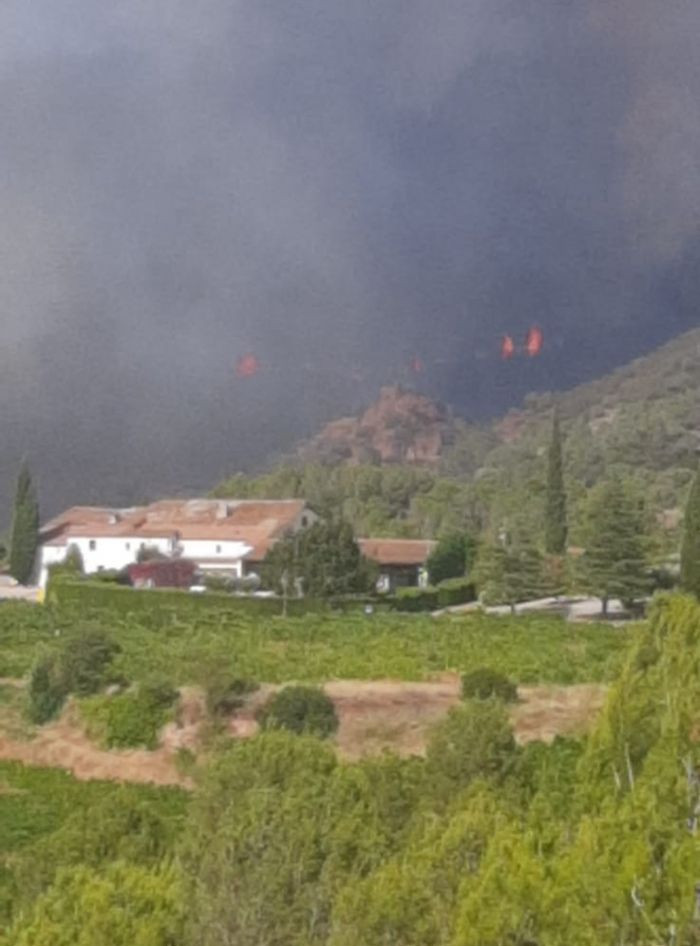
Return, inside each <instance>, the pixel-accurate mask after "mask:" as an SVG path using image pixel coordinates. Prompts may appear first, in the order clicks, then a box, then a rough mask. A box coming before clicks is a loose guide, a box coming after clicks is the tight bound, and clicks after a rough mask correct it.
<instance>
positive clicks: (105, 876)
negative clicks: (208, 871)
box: [8, 861, 182, 946]
mask: <svg viewBox="0 0 700 946" xmlns="http://www.w3.org/2000/svg"><path fill="white" fill-rule="evenodd" d="M181 920H182V899H181V897H180V890H179V885H178V879H177V876H176V873H175V871H174V870H173V869H172V868H161V869H155V870H150V869H148V868H144V867H140V866H137V865H135V864H127V863H124V862H120V861H116V862H115V863H113V864H110V865H109V866H108V867H107V868H106V869H105V870H104V871H100V872H98V871H95V870H94V869H93V868H92V867H86V866H80V867H75V868H71V869H64V870H62V871H60V872H59V874H58V876H57V878H56V881H55V883H54V884H53V885H52V886H51V887H50V888H49V889H48V891H47V892H46V893H45V894H43V895H42V896H40V897H39V898H38V899H37V901H36V903H35V905H34V908H33V910H32V911H31V912H30V913H29V915H28V916H27V917H25V916H20V918H19V920H18V923H17V925H16V926H14V927H13V928H12V930H10V931H9V932H10V935H11V939H8V942H12V943H15V944H16V946H68V944H69V943H70V944H71V946H172V944H173V943H176V942H180V930H181Z"/></svg>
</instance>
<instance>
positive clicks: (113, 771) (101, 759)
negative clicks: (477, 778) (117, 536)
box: [0, 674, 606, 787]
mask: <svg viewBox="0 0 700 946" xmlns="http://www.w3.org/2000/svg"><path fill="white" fill-rule="evenodd" d="M278 689H279V687H277V686H271V685H264V686H262V687H261V688H260V689H259V690H258V691H257V692H256V693H254V694H252V695H251V696H250V697H249V698H248V700H247V701H246V704H245V706H244V707H243V708H242V709H241V710H240V711H239V712H238V713H236V715H235V716H234V717H233V718H232V719H231V720H230V721H229V723H228V727H227V728H228V732H229V733H230V735H231V736H232V737H233V738H238V739H246V738H249V737H250V736H253V735H254V734H255V733H256V732H257V730H258V724H257V722H256V720H255V714H256V711H257V709H258V708H259V707H260V706H261V705H262V704H263V703H264V702H265V700H266V699H267V698H268V697H269V696H270V695H271V694H272V693H274V692H275V691H276V690H278ZM324 689H325V691H326V693H327V694H328V695H329V696H330V697H331V699H332V700H333V702H334V704H335V707H336V712H337V713H338V718H339V723H340V725H339V728H338V732H337V734H336V738H335V742H336V745H337V748H338V754H339V755H340V757H341V758H343V759H347V760H353V759H358V758H362V757H365V756H371V755H377V754H380V753H382V752H383V751H385V750H390V751H393V752H396V753H398V754H399V755H401V756H410V755H423V754H424V753H425V748H426V744H427V741H428V738H429V734H430V730H431V728H432V727H433V726H434V724H435V723H437V722H439V721H440V720H441V719H443V718H444V717H445V716H446V715H447V713H448V712H449V710H450V708H451V707H453V706H457V705H459V703H460V702H461V699H460V678H459V676H458V675H457V674H446V675H444V676H442V677H440V678H438V679H435V680H432V681H430V682H423V683H406V682H400V681H396V680H372V681H365V680H336V681H333V682H331V683H327V684H326V685H325V687H324ZM518 694H519V701H518V703H516V704H514V705H513V706H512V707H511V708H510V715H511V719H512V721H513V728H514V731H515V736H516V739H517V740H518V742H519V743H521V744H524V743H527V742H532V741H535V740H541V741H543V742H551V741H552V740H553V739H554V738H555V737H556V736H557V735H561V736H566V735H569V736H577V735H580V734H581V733H582V732H584V731H585V730H586V729H587V728H588V727H589V726H590V725H591V723H592V721H593V720H594V719H595V717H596V715H597V714H598V712H599V711H600V708H601V707H602V705H603V703H604V700H605V694H606V688H605V687H604V686H602V685H599V684H579V685H577V686H568V687H563V686H528V687H520V688H519V690H518ZM13 709H14V707H13ZM205 721H206V712H205V706H204V697H203V694H202V692H201V690H198V689H197V688H194V687H191V688H183V690H182V691H181V699H180V704H179V708H178V713H177V720H176V721H175V722H173V723H169V724H168V725H167V726H166V727H165V728H164V729H163V731H162V733H161V745H160V747H159V748H158V749H156V750H154V751H148V750H146V749H131V750H121V751H117V750H106V749H100V748H99V747H97V746H95V745H94V744H93V743H92V742H91V741H90V740H89V739H88V738H87V736H86V735H85V733H84V731H83V728H82V726H81V724H80V720H79V718H78V714H77V711H76V709H75V707H73V706H72V705H71V704H70V703H69V704H68V706H67V707H66V710H65V711H64V712H63V713H62V715H61V717H60V718H59V719H58V720H57V721H56V722H54V723H50V724H48V725H46V726H43V727H41V728H38V729H36V730H34V731H33V738H30V737H29V736H27V737H24V736H20V735H19V734H18V732H17V730H15V729H14V727H12V726H6V725H3V722H5V723H7V722H8V720H4V721H3V719H2V714H1V713H0V759H14V760H18V761H21V762H26V763H28V764H31V765H43V766H50V767H58V768H63V769H67V770H68V771H70V772H72V774H73V775H75V776H76V778H79V779H112V780H117V781H125V782H150V783H153V784H156V785H180V786H183V787H189V785H190V780H189V779H188V778H187V777H186V776H184V775H183V774H182V773H181V771H180V770H179V769H178V766H177V764H176V759H177V754H178V751H179V750H181V749H188V750H190V751H192V752H196V751H197V750H198V749H199V748H200V737H201V733H202V725H203V723H205Z"/></svg>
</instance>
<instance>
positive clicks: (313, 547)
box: [263, 520, 374, 597]
mask: <svg viewBox="0 0 700 946" xmlns="http://www.w3.org/2000/svg"><path fill="white" fill-rule="evenodd" d="M263 580H264V581H265V583H266V584H267V586H268V587H270V588H274V589H278V588H280V586H282V585H283V583H285V582H286V585H287V588H288V589H290V590H291V589H293V588H294V587H295V585H296V586H297V587H301V588H302V590H303V593H304V594H307V595H311V596H315V595H317V596H319V597H326V596H330V595H344V594H353V593H357V592H364V591H369V590H370V589H371V588H372V586H373V583H374V570H373V568H372V565H371V563H370V562H368V561H367V559H365V558H364V556H363V555H362V552H361V551H360V547H359V546H358V544H357V542H356V541H355V537H354V535H353V532H352V527H351V526H350V524H349V523H347V522H345V521H343V520H336V521H329V522H315V523H314V524H313V525H312V526H310V527H309V528H308V529H305V530H304V531H303V532H298V533H294V534H292V535H289V536H286V537H285V538H283V539H280V541H279V542H277V543H276V544H275V546H274V547H273V548H272V549H271V551H270V552H269V553H268V555H267V558H266V559H265V562H264V564H263Z"/></svg>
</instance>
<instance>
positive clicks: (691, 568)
mask: <svg viewBox="0 0 700 946" xmlns="http://www.w3.org/2000/svg"><path fill="white" fill-rule="evenodd" d="M681 588H682V589H683V590H684V591H687V592H689V593H690V594H694V595H695V596H696V597H700V470H699V471H698V472H697V473H696V474H695V479H694V480H693V485H692V486H691V488H690V495H689V496H688V502H687V504H686V507H685V521H684V524H683V544H682V546H681Z"/></svg>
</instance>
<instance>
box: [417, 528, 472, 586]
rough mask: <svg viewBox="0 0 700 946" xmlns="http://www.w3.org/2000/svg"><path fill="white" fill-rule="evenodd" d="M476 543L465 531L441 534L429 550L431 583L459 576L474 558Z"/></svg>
mask: <svg viewBox="0 0 700 946" xmlns="http://www.w3.org/2000/svg"><path fill="white" fill-rule="evenodd" d="M475 548H476V543H475V542H474V539H473V538H472V537H471V536H470V535H468V534H467V533H465V532H450V533H448V534H447V535H444V536H442V537H441V538H440V539H439V540H438V543H437V545H436V546H435V548H434V549H433V551H432V552H431V554H430V556H429V558H428V562H427V566H428V578H429V581H430V584H431V585H437V584H438V583H439V582H441V581H445V580H446V579H448V578H461V577H462V576H463V575H465V574H466V572H467V569H468V568H469V566H470V565H471V564H472V562H473V560H474V552H475Z"/></svg>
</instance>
